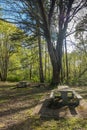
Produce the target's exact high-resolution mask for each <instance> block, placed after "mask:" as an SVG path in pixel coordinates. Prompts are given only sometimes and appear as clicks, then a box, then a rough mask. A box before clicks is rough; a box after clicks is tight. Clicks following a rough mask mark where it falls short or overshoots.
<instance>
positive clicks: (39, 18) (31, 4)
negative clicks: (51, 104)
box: [2, 0, 87, 84]
mask: <svg viewBox="0 0 87 130" xmlns="http://www.w3.org/2000/svg"><path fill="white" fill-rule="evenodd" d="M2 2H3V1H2ZM5 2H7V3H6V6H7V5H9V7H6V9H4V11H11V10H12V11H11V14H13V17H10V18H9V17H6V18H7V20H10V21H11V22H14V23H18V24H20V26H21V28H23V29H24V30H25V31H28V32H33V33H35V32H36V24H37V23H39V26H40V33H41V34H42V35H43V36H44V37H45V39H46V42H47V47H48V51H49V55H50V60H51V64H52V69H53V78H52V83H53V84H58V83H60V72H61V66H62V65H61V64H62V47H63V41H64V39H65V37H66V33H67V29H68V24H69V22H70V21H71V20H72V19H73V18H74V16H75V15H76V14H77V13H78V11H80V10H81V9H83V8H84V7H85V6H86V4H87V2H86V0H84V1H83V0H79V1H77V0H44V1H43V0H17V1H15V0H12V1H9V0H5ZM53 36H54V39H53ZM54 43H55V44H54Z"/></svg>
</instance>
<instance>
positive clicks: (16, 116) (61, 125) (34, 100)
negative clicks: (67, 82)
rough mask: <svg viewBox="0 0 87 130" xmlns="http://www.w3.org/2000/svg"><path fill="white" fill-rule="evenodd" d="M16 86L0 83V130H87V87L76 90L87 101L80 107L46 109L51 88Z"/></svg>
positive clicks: (14, 84)
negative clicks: (55, 116)
mask: <svg viewBox="0 0 87 130" xmlns="http://www.w3.org/2000/svg"><path fill="white" fill-rule="evenodd" d="M15 86H16V83H8V82H6V83H3V82H0V130H87V86H85V87H84V86H82V87H73V88H74V89H75V90H76V91H77V92H78V93H79V94H80V95H82V97H83V98H84V100H83V101H82V103H81V105H79V106H78V107H76V108H73V107H70V108H69V107H68V106H64V107H62V108H60V109H48V108H46V105H47V102H48V98H49V95H50V91H51V89H48V87H40V88H39V87H35V86H30V87H27V88H16V87H15ZM44 104H45V105H44ZM44 106H45V107H44ZM44 112H45V113H44ZM50 113H51V114H50ZM53 114H54V115H57V117H58V118H54V116H52V115H53ZM43 115H48V117H49V115H50V118H48V117H45V116H44V117H43ZM41 116H42V117H41Z"/></svg>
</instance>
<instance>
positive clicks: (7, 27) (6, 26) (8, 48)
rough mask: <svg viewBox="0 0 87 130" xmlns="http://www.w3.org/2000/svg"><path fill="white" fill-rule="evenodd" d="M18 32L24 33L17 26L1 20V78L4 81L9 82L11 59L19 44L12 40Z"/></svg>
mask: <svg viewBox="0 0 87 130" xmlns="http://www.w3.org/2000/svg"><path fill="white" fill-rule="evenodd" d="M18 32H22V31H21V30H20V31H19V29H18V28H17V27H16V26H15V25H12V24H10V23H7V22H3V21H1V20H0V78H1V80H2V81H6V80H7V72H8V65H9V58H10V56H11V55H12V54H13V53H14V52H15V51H16V50H15V49H16V45H17V44H18V43H17V42H16V43H15V42H13V40H12V39H13V37H15V36H16V35H15V34H16V33H18ZM22 33H23V32H22ZM17 37H18V36H17Z"/></svg>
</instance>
